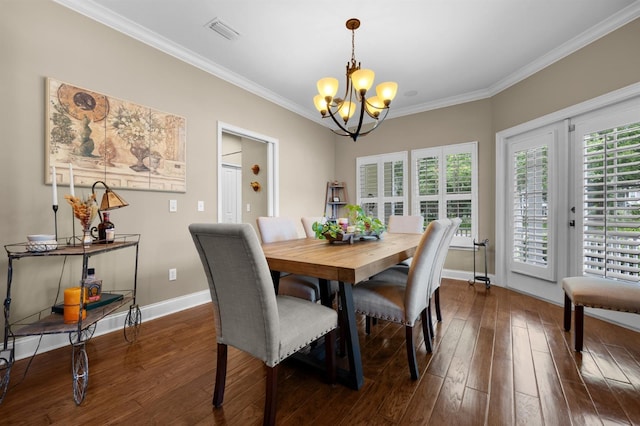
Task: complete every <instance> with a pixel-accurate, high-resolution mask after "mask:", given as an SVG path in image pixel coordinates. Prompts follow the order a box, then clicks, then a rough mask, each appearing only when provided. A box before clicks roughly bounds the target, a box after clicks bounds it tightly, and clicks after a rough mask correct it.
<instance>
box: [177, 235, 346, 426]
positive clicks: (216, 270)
mask: <svg viewBox="0 0 640 426" xmlns="http://www.w3.org/2000/svg"><path fill="white" fill-rule="evenodd" d="M189 232H190V233H191V236H192V238H193V242H194V243H195V246H196V249H197V251H198V254H199V256H200V260H201V261H202V265H203V267H204V272H205V275H206V277H207V280H208V282H209V290H210V291H211V300H212V303H213V310H214V315H215V326H216V340H217V342H218V347H217V352H218V355H217V368H216V384H215V390H214V394H213V405H214V406H216V407H220V406H221V405H222V402H223V399H224V388H225V380H226V371H227V346H228V345H231V346H233V347H235V348H238V349H240V350H241V351H244V352H247V353H249V354H251V355H252V356H254V357H256V358H258V359H260V360H262V361H263V362H264V363H265V365H266V367H267V387H266V398H265V411H264V424H274V423H275V417H276V401H277V395H276V394H277V377H278V365H279V364H280V362H281V361H283V360H284V359H286V358H287V357H289V356H290V355H292V354H294V353H295V352H297V351H298V350H300V349H301V348H303V347H305V346H306V345H308V344H310V343H312V342H314V341H315V340H317V339H319V338H321V337H322V336H325V337H324V341H325V346H326V352H325V359H326V365H327V371H328V373H329V381H330V382H332V383H333V382H335V379H336V369H335V343H334V342H335V328H336V327H337V322H338V319H337V314H336V311H335V310H333V309H331V308H327V307H325V306H322V305H320V304H317V303H310V302H308V301H306V300H302V299H299V298H295V297H290V296H281V295H276V294H275V291H274V289H273V283H272V281H271V274H270V272H269V266H268V264H267V261H266V258H265V256H264V253H263V251H262V247H261V246H260V242H259V241H258V237H257V235H256V232H255V230H254V229H253V228H252V227H251V226H250V225H248V224H227V223H207V224H191V225H190V226H189Z"/></svg>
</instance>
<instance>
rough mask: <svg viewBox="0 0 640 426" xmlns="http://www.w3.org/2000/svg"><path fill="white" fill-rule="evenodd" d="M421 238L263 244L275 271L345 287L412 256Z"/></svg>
mask: <svg viewBox="0 0 640 426" xmlns="http://www.w3.org/2000/svg"><path fill="white" fill-rule="evenodd" d="M421 237H422V235H421V234H390V233H388V232H385V233H384V234H383V235H382V238H381V239H379V240H378V239H371V240H362V241H356V242H354V243H353V244H348V243H333V244H330V243H329V242H328V241H327V240H317V239H312V238H301V239H297V240H289V241H281V242H277V243H268V244H263V245H262V249H263V250H264V254H265V256H266V258H267V262H268V263H269V268H270V269H271V270H272V271H279V272H290V273H293V274H299V275H308V276H312V277H317V278H324V279H328V280H334V281H342V282H346V283H352V284H355V283H358V282H360V281H363V280H366V279H368V278H369V277H371V276H372V275H375V274H377V273H378V272H381V271H383V270H385V269H386V268H389V267H391V266H393V265H396V264H398V263H400V262H401V261H403V260H405V259H407V258H409V257H411V256H413V254H414V253H415V250H416V247H417V246H418V243H419V242H420V238H421Z"/></svg>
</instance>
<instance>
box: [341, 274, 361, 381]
mask: <svg viewBox="0 0 640 426" xmlns="http://www.w3.org/2000/svg"><path fill="white" fill-rule="evenodd" d="M352 290H353V289H352V288H351V284H345V283H344V282H342V281H340V303H341V304H342V316H343V324H344V325H345V333H344V336H345V337H346V340H347V342H346V343H347V357H348V359H349V382H350V383H349V385H350V386H351V387H352V388H354V389H356V390H358V389H360V388H361V387H362V386H363V385H364V375H363V372H362V358H361V357H360V341H359V340H358V328H357V325H356V312H355V309H354V306H353V293H352Z"/></svg>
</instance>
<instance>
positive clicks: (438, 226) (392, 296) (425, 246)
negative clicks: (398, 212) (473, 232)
mask: <svg viewBox="0 0 640 426" xmlns="http://www.w3.org/2000/svg"><path fill="white" fill-rule="evenodd" d="M448 225H449V222H448V220H435V221H432V222H431V223H429V225H428V226H427V229H426V230H425V232H424V234H423V235H422V238H421V239H420V243H419V244H418V248H417V249H416V252H415V254H414V257H413V262H411V266H410V267H409V273H408V274H407V275H406V277H407V279H406V283H400V282H395V281H383V280H378V279H370V280H367V281H364V282H362V283H359V284H358V285H356V286H354V288H353V302H354V307H355V310H356V312H358V313H361V314H364V315H366V316H367V317H371V318H377V319H381V320H386V321H392V322H395V323H399V324H402V325H404V326H405V339H406V348H407V359H408V362H409V372H410V373H411V378H412V379H413V380H417V379H418V377H419V373H418V364H417V361H416V351H415V344H414V341H413V326H414V325H415V324H416V322H417V321H418V319H421V320H422V332H423V334H424V341H425V345H426V346H427V350H429V351H430V350H431V345H430V343H431V339H430V336H429V327H428V325H427V300H428V291H429V283H430V281H431V277H432V274H433V272H434V271H433V269H434V264H435V262H436V258H437V255H438V249H439V246H440V244H441V242H442V240H443V239H444V237H445V233H446V230H447V227H448Z"/></svg>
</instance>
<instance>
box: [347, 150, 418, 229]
mask: <svg viewBox="0 0 640 426" xmlns="http://www.w3.org/2000/svg"><path fill="white" fill-rule="evenodd" d="M356 168H357V170H358V174H357V176H356V186H357V191H358V193H357V203H358V204H359V205H360V206H362V208H363V209H364V211H365V213H366V214H367V215H369V216H372V217H377V218H379V219H380V220H382V221H383V222H384V223H387V222H388V218H389V216H390V215H392V214H393V215H403V214H405V210H406V205H407V197H408V196H407V193H406V187H407V173H406V168H407V153H406V152H397V153H391V154H383V155H373V156H369V157H359V158H357V159H356Z"/></svg>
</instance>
